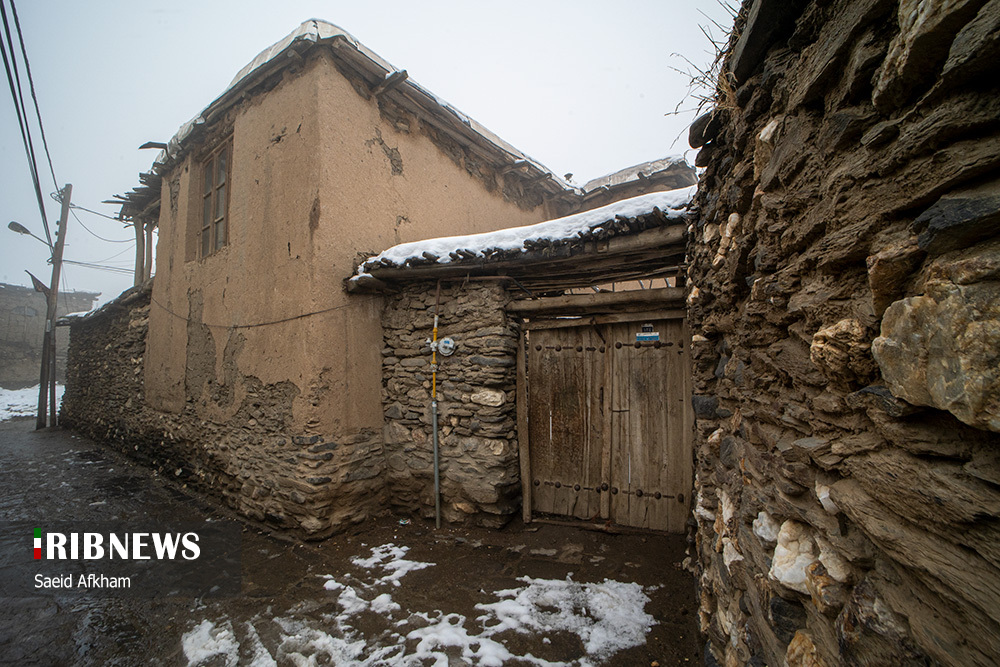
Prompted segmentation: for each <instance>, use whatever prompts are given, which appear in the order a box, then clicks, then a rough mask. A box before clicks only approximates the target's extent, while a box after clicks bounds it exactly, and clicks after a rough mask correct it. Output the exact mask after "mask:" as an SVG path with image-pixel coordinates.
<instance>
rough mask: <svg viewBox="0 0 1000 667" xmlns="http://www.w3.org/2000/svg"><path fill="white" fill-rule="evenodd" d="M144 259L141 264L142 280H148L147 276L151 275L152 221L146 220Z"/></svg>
mask: <svg viewBox="0 0 1000 667" xmlns="http://www.w3.org/2000/svg"><path fill="white" fill-rule="evenodd" d="M145 225H146V260H145V261H144V262H143V263H142V264H143V273H142V275H143V280H149V277H150V276H151V275H153V221H152V220H147V221H146V223H145Z"/></svg>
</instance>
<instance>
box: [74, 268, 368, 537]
mask: <svg viewBox="0 0 1000 667" xmlns="http://www.w3.org/2000/svg"><path fill="white" fill-rule="evenodd" d="M150 292H151V289H150V285H149V284H148V283H147V284H146V286H145V287H144V288H142V289H141V290H130V291H129V292H126V293H125V294H124V295H123V296H122V297H120V298H119V299H118V300H117V301H116V302H114V303H113V304H112V306H111V307H110V308H108V309H105V310H102V311H101V312H100V313H99V314H98V315H96V316H91V317H89V318H87V319H85V320H83V321H79V322H77V323H75V324H73V326H72V328H71V329H72V331H71V338H70V351H69V355H70V362H69V368H68V384H67V388H66V393H65V395H64V397H63V404H62V414H61V416H62V423H63V424H64V425H65V426H67V427H69V428H73V429H76V430H78V431H80V432H82V433H84V434H85V435H88V436H90V437H92V438H95V439H98V440H101V441H103V442H106V443H109V444H111V445H113V446H116V447H118V448H120V449H121V450H122V451H123V452H124V453H126V454H129V455H130V456H132V457H134V458H136V459H138V460H140V461H142V462H144V463H146V464H148V465H150V466H152V467H153V468H154V469H155V470H157V471H158V472H159V473H160V474H163V475H168V476H169V477H171V478H173V479H175V480H176V481H178V482H179V483H181V484H184V485H191V486H192V487H194V488H197V489H199V490H201V491H205V492H208V493H211V494H213V495H216V496H219V497H221V498H223V499H224V500H225V501H226V502H227V503H228V504H229V505H230V506H232V507H234V508H235V509H237V510H238V511H240V512H243V513H244V514H246V515H248V516H251V517H253V518H255V519H258V520H262V521H267V522H270V523H272V524H276V525H278V526H280V527H283V528H287V529H290V530H292V531H294V532H297V533H298V534H300V535H302V536H305V537H310V538H317V537H323V536H325V535H328V534H330V533H331V532H333V531H335V530H339V529H342V528H344V527H345V526H348V525H350V524H351V523H357V522H360V521H362V520H363V519H365V518H366V517H367V516H369V515H370V514H371V513H372V512H377V511H379V510H381V509H382V508H383V507H384V505H385V502H384V493H383V489H384V484H385V482H384V477H383V467H384V466H383V458H384V457H383V455H382V445H381V432H380V431H379V430H375V429H372V430H362V431H359V432H356V433H354V434H352V435H349V436H339V437H334V436H332V435H326V436H323V435H310V436H305V435H300V433H301V430H300V429H299V428H298V427H297V426H296V425H295V423H294V415H293V410H292V405H293V401H294V399H295V398H296V396H297V395H298V389H297V388H296V387H295V385H293V384H292V383H291V382H287V381H286V382H278V383H274V384H264V383H262V382H260V381H259V380H257V379H255V378H248V377H242V378H240V380H239V382H240V384H241V390H240V392H239V395H238V396H237V395H234V392H232V390H231V387H232V386H233V384H234V382H233V378H231V377H230V378H227V379H226V381H227V382H228V384H227V383H223V380H224V378H217V377H211V378H205V379H206V381H210V382H212V383H213V384H215V385H217V389H216V394H215V395H214V396H212V400H215V401H217V402H219V403H222V404H224V405H226V406H231V409H232V412H233V416H232V417H231V418H230V419H228V420H226V421H217V420H206V419H202V418H200V417H199V415H198V410H197V407H196V406H195V405H194V404H188V405H187V406H185V408H184V411H183V412H182V413H181V414H176V413H172V412H163V411H158V410H155V409H153V408H151V407H150V406H149V405H148V404H147V403H146V402H145V400H144V384H145V377H146V373H145V372H144V366H145V363H144V362H145V352H146V338H147V333H148V328H149V322H150V318H149V315H150V301H149V298H150ZM237 340H238V337H237ZM238 345H239V343H238V342H236V343H232V342H231V343H230V345H229V346H227V353H229V354H230V355H231V348H232V347H233V346H237V347H238ZM199 367H200V368H209V369H211V368H212V367H213V366H212V365H211V364H205V365H204V366H199ZM223 367H224V368H225V372H226V373H228V374H232V373H236V372H238V371H236V370H235V369H234V368H233V367H232V366H231V362H230V361H229V360H226V361H224V362H223Z"/></svg>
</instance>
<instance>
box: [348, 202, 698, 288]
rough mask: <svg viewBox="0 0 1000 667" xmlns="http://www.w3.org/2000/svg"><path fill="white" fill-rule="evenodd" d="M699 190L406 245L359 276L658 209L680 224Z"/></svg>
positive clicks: (581, 230)
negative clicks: (391, 265)
mask: <svg viewBox="0 0 1000 667" xmlns="http://www.w3.org/2000/svg"><path fill="white" fill-rule="evenodd" d="M697 187H698V186H696V185H692V186H690V187H687V188H681V189H679V190H670V191H668V192H651V193H649V194H645V195H639V196H638V197H632V198H631V199H624V200H622V201H618V202H615V203H613V204H608V205H607V206H601V207H600V208H595V209H592V210H590V211H583V212H581V213H575V214H573V215H568V216H566V217H563V218H557V219H555V220H548V221H546V222H540V223H537V224H534V225H528V226H525V227H511V228H508V229H501V230H498V231H495V232H488V233H485V234H472V235H469V236H446V237H442V238H436V239H427V240H425V241H415V242H413V243H402V244H400V245H397V246H393V247H392V248H389V249H388V250H386V251H384V252H382V253H381V254H379V255H376V256H375V257H372V258H371V259H369V260H367V261H366V262H365V263H364V264H362V265H361V267H360V268H359V275H360V274H363V273H365V272H366V271H367V270H368V269H372V268H376V267H378V266H379V265H380V263H381V260H383V259H386V260H388V261H390V262H393V263H394V264H400V265H401V264H403V263H405V262H406V260H408V259H411V258H421V259H422V258H423V253H425V252H427V253H430V254H432V255H435V256H437V257H438V258H439V259H438V260H437V261H438V263H439V264H447V263H449V262H451V258H450V257H449V253H452V252H456V251H458V250H460V249H461V250H468V251H470V252H473V253H476V254H477V255H479V256H483V253H484V251H486V250H514V249H518V248H524V244H525V243H527V242H532V241H543V240H548V241H558V240H562V239H570V238H575V237H577V236H579V235H580V234H586V233H588V232H592V231H595V230H597V229H598V228H600V226H601V225H603V224H606V223H608V222H610V221H612V220H614V219H615V217H616V216H622V217H626V218H631V217H635V216H638V215H645V214H647V213H650V212H651V211H652V210H653V208H654V207H656V208H659V209H660V210H661V211H663V212H664V213H665V214H666V215H668V216H669V217H671V218H676V219H677V220H678V222H680V221H681V219H682V218H683V216H684V213H683V211H682V209H684V208H685V207H686V206H687V205H688V204H689V203H690V202H691V199H692V198H693V197H694V194H695V191H696V190H697Z"/></svg>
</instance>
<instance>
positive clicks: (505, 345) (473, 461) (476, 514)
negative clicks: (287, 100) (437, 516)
mask: <svg viewBox="0 0 1000 667" xmlns="http://www.w3.org/2000/svg"><path fill="white" fill-rule="evenodd" d="M508 300H509V297H508V296H507V294H506V292H505V290H504V289H503V288H502V287H500V286H499V285H498V284H495V283H493V284H491V283H485V284H484V283H482V282H471V283H464V284H463V283H461V282H456V283H453V284H450V285H449V284H446V285H445V286H443V287H442V288H441V293H440V311H439V312H440V315H439V324H438V336H439V339H440V338H444V337H449V338H451V339H453V340H454V341H455V343H456V351H455V353H454V355H452V356H450V357H443V356H441V355H438V374H437V381H438V387H437V391H438V423H439V437H440V442H439V452H440V461H441V463H440V469H441V471H440V476H441V496H442V501H441V503H442V514H443V516H444V518H445V520H447V521H451V522H470V523H476V524H479V525H484V526H501V525H503V524H505V523H506V522H507V521H509V520H510V518H511V517H512V516H513V515H514V513H515V512H517V511H518V510H519V508H520V498H521V484H520V472H519V468H518V450H517V439H516V437H517V436H516V428H517V410H516V403H515V396H516V384H517V371H516V360H517V345H518V340H519V331H518V327H517V324H516V323H515V322H513V321H512V320H511V319H510V318H508V317H507V315H506V313H505V311H504V306H505V305H506V303H507V301H508ZM436 302H437V288H436V284H435V283H426V282H422V283H414V284H411V285H408V286H407V287H406V288H404V289H403V290H402V291H400V292H399V293H398V294H395V295H393V296H391V297H388V298H387V303H386V307H385V311H384V313H383V316H382V328H383V336H384V340H385V347H384V349H383V350H382V355H383V362H382V363H383V370H382V380H383V398H382V404H383V406H384V408H385V423H386V427H385V448H386V457H387V458H386V460H387V475H388V490H389V502H390V504H391V505H392V507H393V508H394V509H396V510H397V511H401V512H409V513H417V514H420V515H422V516H425V517H432V516H434V511H435V505H434V469H433V434H432V429H431V380H432V377H431V354H430V346H429V345H428V341H429V340H430V338H431V334H432V329H433V326H434V310H435V303H436Z"/></svg>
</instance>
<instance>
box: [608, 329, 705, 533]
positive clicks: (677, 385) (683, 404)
mask: <svg viewBox="0 0 1000 667" xmlns="http://www.w3.org/2000/svg"><path fill="white" fill-rule="evenodd" d="M644 324H647V325H648V324H652V327H648V328H651V329H652V331H653V333H655V334H656V336H657V338H658V340H656V341H655V342H653V341H647V342H642V343H640V346H638V347H637V346H636V340H637V337H636V334H639V333H642V327H643V325H644ZM607 332H608V333H607V339H608V351H609V354H608V355H607V361H608V369H607V373H608V377H609V380H608V385H609V387H610V392H611V394H610V398H611V400H610V406H609V421H610V427H609V429H608V431H609V442H608V443H607V446H609V447H610V453H611V456H610V460H611V465H610V481H609V483H610V485H611V495H610V505H611V508H610V514H611V520H612V521H614V522H615V523H618V524H622V525H626V526H635V527H639V528H651V529H654V530H666V531H670V532H683V531H684V525H685V522H686V521H687V517H688V515H689V511H690V497H689V496H690V489H691V484H692V467H693V463H692V439H693V438H692V436H693V433H692V429H693V419H694V415H693V411H692V408H691V374H690V365H689V364H690V359H689V349H688V348H689V345H687V344H686V343H685V341H686V340H687V337H686V336H687V331H686V327H685V324H684V321H683V320H680V319H676V320H659V321H656V322H652V323H646V322H642V321H636V322H628V323H622V324H612V325H609V326H608V328H607ZM656 343H659V344H658V345H657V344H656Z"/></svg>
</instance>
